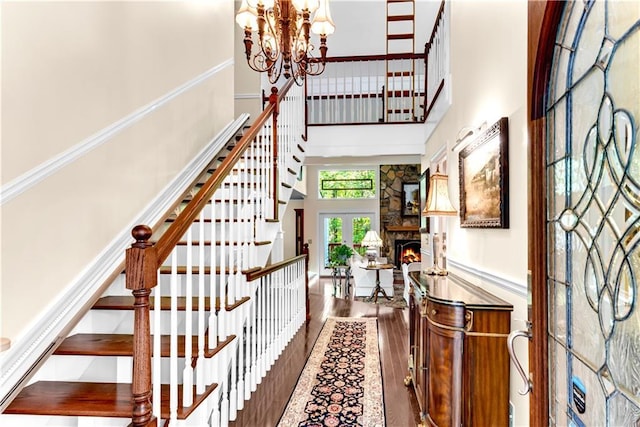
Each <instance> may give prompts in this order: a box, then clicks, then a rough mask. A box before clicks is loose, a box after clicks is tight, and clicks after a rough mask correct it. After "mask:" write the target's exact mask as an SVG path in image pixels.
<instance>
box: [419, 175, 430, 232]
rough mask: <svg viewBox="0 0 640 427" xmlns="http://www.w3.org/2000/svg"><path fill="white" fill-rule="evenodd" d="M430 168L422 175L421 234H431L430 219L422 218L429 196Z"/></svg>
mask: <svg viewBox="0 0 640 427" xmlns="http://www.w3.org/2000/svg"><path fill="white" fill-rule="evenodd" d="M429 176H430V174H429V168H427V170H426V171H424V172H423V173H422V175H421V176H420V211H419V215H420V232H421V233H428V232H429V217H428V216H422V211H423V210H424V207H425V206H426V205H427V194H429Z"/></svg>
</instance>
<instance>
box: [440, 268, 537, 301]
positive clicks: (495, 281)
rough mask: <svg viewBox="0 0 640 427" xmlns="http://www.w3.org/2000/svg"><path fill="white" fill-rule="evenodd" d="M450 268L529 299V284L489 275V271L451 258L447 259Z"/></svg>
mask: <svg viewBox="0 0 640 427" xmlns="http://www.w3.org/2000/svg"><path fill="white" fill-rule="evenodd" d="M447 264H448V267H453V268H456V269H458V270H460V271H463V272H465V273H467V274H470V275H472V276H474V277H475V278H477V279H481V280H484V281H487V282H489V283H491V284H492V285H494V286H497V287H499V288H501V289H504V290H505V291H508V292H511V293H513V294H516V295H518V296H520V297H523V298H526V297H527V293H528V292H527V284H526V283H518V282H514V281H513V280H510V279H506V278H504V277H500V276H496V275H495V274H493V273H489V272H488V271H485V270H481V269H479V268H477V267H472V266H470V265H468V264H465V263H462V262H459V261H456V260H454V259H451V258H447Z"/></svg>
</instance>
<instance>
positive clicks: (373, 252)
mask: <svg viewBox="0 0 640 427" xmlns="http://www.w3.org/2000/svg"><path fill="white" fill-rule="evenodd" d="M360 244H361V245H362V246H366V247H367V253H366V255H367V259H368V260H369V262H368V264H367V266H368V267H374V266H375V265H376V256H377V255H378V249H377V248H379V247H381V246H382V239H381V238H380V236H378V233H377V232H376V231H374V230H369V231H367V234H365V235H364V238H363V239H362V242H360Z"/></svg>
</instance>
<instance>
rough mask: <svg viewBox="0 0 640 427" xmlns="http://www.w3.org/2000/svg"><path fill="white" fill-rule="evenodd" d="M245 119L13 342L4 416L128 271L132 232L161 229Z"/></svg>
mask: <svg viewBox="0 0 640 427" xmlns="http://www.w3.org/2000/svg"><path fill="white" fill-rule="evenodd" d="M248 119H249V114H243V115H241V116H239V117H238V118H237V119H235V120H234V121H233V122H230V123H229V124H228V125H227V126H226V127H225V128H224V129H223V130H222V131H220V132H219V133H218V134H217V135H215V136H214V137H213V139H212V140H211V141H210V142H209V144H207V146H206V147H205V148H204V149H202V151H201V152H200V153H199V154H198V155H197V156H196V157H194V159H193V160H192V161H191V162H190V163H189V164H187V166H186V167H185V168H184V169H183V170H182V171H181V172H180V174H178V176H177V177H176V179H174V180H173V181H172V182H170V183H169V184H168V185H167V186H166V187H165V189H164V190H162V191H161V192H160V193H159V195H158V196H157V197H156V198H155V200H152V201H151V203H150V204H149V205H148V206H147V207H146V208H145V209H144V210H143V212H142V213H141V214H140V216H139V217H137V218H136V219H135V220H133V221H131V222H130V223H129V224H127V225H126V226H125V227H124V229H123V230H122V231H121V232H120V233H119V234H118V235H117V237H116V238H115V239H114V240H113V241H112V242H111V243H110V244H109V245H108V246H107V247H106V248H105V249H104V250H103V252H102V253H101V254H99V255H98V256H97V257H96V258H95V260H94V261H93V262H92V263H91V264H90V265H88V266H87V267H86V268H85V269H84V270H83V271H82V272H80V274H78V276H77V277H76V279H75V280H74V281H73V282H72V283H70V284H69V286H67V288H66V291H64V292H63V293H62V294H61V295H60V297H59V298H58V300H57V301H54V302H53V303H52V304H50V306H49V309H48V310H47V311H46V312H44V313H42V315H41V316H40V318H39V319H37V320H36V321H35V322H34V323H33V324H32V325H31V326H30V327H29V328H28V330H27V331H26V332H25V333H24V334H23V335H22V336H21V337H20V338H19V339H18V340H15V341H13V342H12V346H11V348H9V349H8V350H7V351H5V352H4V353H2V354H0V412H2V410H3V409H4V407H5V406H6V405H7V404H8V403H9V400H10V397H12V395H13V394H14V393H15V392H16V391H17V388H18V386H19V384H20V383H21V382H22V381H23V380H25V379H28V377H29V375H30V374H31V373H32V371H33V368H34V367H35V365H37V364H38V363H39V362H40V359H41V357H42V355H43V354H44V353H46V352H49V351H52V350H53V347H55V345H54V344H55V343H56V341H58V340H59V339H60V337H61V336H64V334H63V332H64V330H65V328H67V327H68V325H69V324H70V322H72V321H73V319H74V318H75V317H76V316H78V314H79V313H80V311H81V310H82V309H83V307H84V306H85V305H86V304H87V303H88V302H89V300H90V299H91V297H92V296H93V295H94V294H95V293H96V292H98V291H101V287H102V286H103V285H105V283H108V281H109V279H110V278H112V277H113V276H114V274H117V272H118V271H121V270H122V269H124V258H125V249H127V248H128V247H130V246H131V241H132V238H131V230H132V228H133V227H134V226H135V225H136V224H153V225H154V226H155V225H156V224H158V223H159V222H160V221H161V220H162V219H163V218H164V217H165V215H166V214H167V212H168V211H169V210H170V209H171V207H172V205H173V203H174V201H175V200H176V199H177V198H178V197H180V196H181V195H182V194H183V193H184V192H185V191H186V190H187V189H188V188H189V186H190V185H192V183H193V182H194V181H195V180H196V179H197V178H198V175H199V173H200V172H201V171H202V170H203V169H204V168H205V167H206V165H207V164H208V163H209V162H210V161H211V158H212V157H213V156H214V155H215V154H216V153H218V152H219V151H220V149H221V148H222V147H223V146H224V144H225V143H226V142H227V141H228V140H229V139H230V138H232V137H233V135H235V134H236V133H237V132H238V131H239V130H240V129H241V128H242V126H243V125H244V124H245V123H246V122H247V120H248Z"/></svg>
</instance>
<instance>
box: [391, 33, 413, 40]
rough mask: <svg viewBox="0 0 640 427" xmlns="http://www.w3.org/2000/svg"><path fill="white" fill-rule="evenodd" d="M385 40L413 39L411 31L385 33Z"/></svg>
mask: <svg viewBox="0 0 640 427" xmlns="http://www.w3.org/2000/svg"><path fill="white" fill-rule="evenodd" d="M387 40H413V33H403V34H387Z"/></svg>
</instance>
